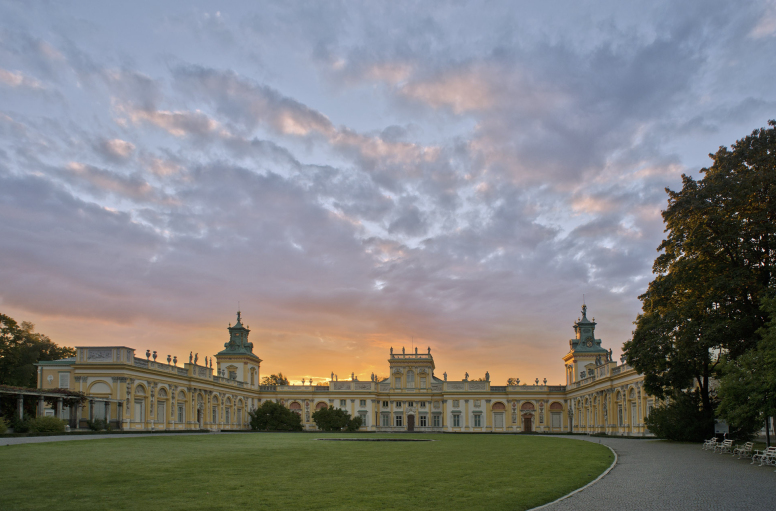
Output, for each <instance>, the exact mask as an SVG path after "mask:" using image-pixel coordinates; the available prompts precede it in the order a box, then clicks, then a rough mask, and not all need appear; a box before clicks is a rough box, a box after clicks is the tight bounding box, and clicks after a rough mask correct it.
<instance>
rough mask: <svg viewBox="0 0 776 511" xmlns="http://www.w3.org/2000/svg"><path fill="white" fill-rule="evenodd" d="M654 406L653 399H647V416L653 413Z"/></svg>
mask: <svg viewBox="0 0 776 511" xmlns="http://www.w3.org/2000/svg"><path fill="white" fill-rule="evenodd" d="M652 406H653V404H652V400H651V399H650V400H649V401H647V417H649V414H650V413H652Z"/></svg>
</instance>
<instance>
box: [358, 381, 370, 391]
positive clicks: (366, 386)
mask: <svg viewBox="0 0 776 511" xmlns="http://www.w3.org/2000/svg"><path fill="white" fill-rule="evenodd" d="M356 390H372V384H371V383H356Z"/></svg>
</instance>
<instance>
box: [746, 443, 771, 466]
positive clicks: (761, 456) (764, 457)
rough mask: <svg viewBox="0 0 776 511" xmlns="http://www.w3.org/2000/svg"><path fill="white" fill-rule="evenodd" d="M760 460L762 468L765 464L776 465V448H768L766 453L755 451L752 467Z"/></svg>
mask: <svg viewBox="0 0 776 511" xmlns="http://www.w3.org/2000/svg"><path fill="white" fill-rule="evenodd" d="M758 460H759V461H760V466H761V467H762V466H763V465H764V464H765V465H774V464H776V447H768V448H767V449H765V450H764V451H754V455H752V463H750V465H754V462H755V461H758Z"/></svg>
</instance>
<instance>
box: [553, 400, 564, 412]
mask: <svg viewBox="0 0 776 511" xmlns="http://www.w3.org/2000/svg"><path fill="white" fill-rule="evenodd" d="M550 410H563V405H562V404H560V403H558V402H557V401H556V402H554V403H552V404H551V405H550Z"/></svg>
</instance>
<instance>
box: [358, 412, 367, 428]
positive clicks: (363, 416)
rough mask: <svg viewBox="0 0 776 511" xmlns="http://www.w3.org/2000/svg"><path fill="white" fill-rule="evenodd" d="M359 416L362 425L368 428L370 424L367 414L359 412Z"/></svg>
mask: <svg viewBox="0 0 776 511" xmlns="http://www.w3.org/2000/svg"><path fill="white" fill-rule="evenodd" d="M358 416H359V417H361V425H362V426H368V424H367V423H366V412H359V413H358Z"/></svg>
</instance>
